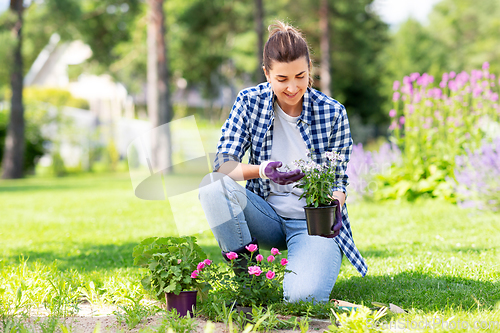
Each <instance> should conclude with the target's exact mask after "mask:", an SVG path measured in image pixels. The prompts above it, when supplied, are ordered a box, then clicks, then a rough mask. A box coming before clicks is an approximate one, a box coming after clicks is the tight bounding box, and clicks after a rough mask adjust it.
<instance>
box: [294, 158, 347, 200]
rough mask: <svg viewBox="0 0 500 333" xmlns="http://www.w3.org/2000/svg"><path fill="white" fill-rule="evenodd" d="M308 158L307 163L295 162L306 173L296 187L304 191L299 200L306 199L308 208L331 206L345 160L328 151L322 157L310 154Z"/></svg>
mask: <svg viewBox="0 0 500 333" xmlns="http://www.w3.org/2000/svg"><path fill="white" fill-rule="evenodd" d="M308 157H309V159H308V160H307V161H306V160H303V159H300V160H298V161H294V162H293V164H294V166H296V167H297V168H299V169H300V170H301V171H302V172H303V173H304V177H303V178H302V179H300V180H299V182H298V183H297V184H296V185H295V187H298V188H301V189H303V190H304V192H303V193H302V194H301V196H300V197H299V199H302V198H303V197H305V198H306V205H307V206H308V207H320V206H329V205H330V204H331V202H332V200H333V198H332V196H331V194H332V187H333V186H334V184H336V183H337V175H338V169H337V168H338V167H339V162H342V160H343V159H342V156H340V155H339V154H338V153H336V152H330V151H328V152H325V153H324V154H322V155H321V156H318V154H315V153H314V152H310V153H309V156H308ZM320 157H322V158H320ZM313 158H314V159H313ZM316 161H322V162H321V163H317V162H316Z"/></svg>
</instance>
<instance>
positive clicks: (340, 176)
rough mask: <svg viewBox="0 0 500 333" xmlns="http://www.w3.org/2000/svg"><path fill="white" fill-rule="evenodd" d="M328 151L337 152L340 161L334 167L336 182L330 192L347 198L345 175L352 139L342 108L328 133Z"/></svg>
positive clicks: (347, 182) (346, 177) (345, 114)
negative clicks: (342, 194)
mask: <svg viewBox="0 0 500 333" xmlns="http://www.w3.org/2000/svg"><path fill="white" fill-rule="evenodd" d="M330 151H333V152H337V153H338V154H339V155H340V157H341V158H342V161H339V162H338V164H337V167H336V172H337V180H336V182H335V184H334V186H333V188H332V191H341V192H344V193H345V195H346V197H347V186H348V185H349V181H348V178H349V177H348V176H347V173H346V170H347V163H348V162H349V160H350V159H351V152H352V138H351V130H350V128H349V120H348V118H347V112H346V110H345V108H344V106H342V107H341V108H340V110H339V116H338V118H337V120H336V122H335V124H334V126H333V128H332V132H331V133H330Z"/></svg>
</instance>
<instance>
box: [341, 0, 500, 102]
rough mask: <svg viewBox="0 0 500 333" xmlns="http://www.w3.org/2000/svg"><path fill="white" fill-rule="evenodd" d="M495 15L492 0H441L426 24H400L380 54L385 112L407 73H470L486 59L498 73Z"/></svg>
mask: <svg viewBox="0 0 500 333" xmlns="http://www.w3.org/2000/svg"><path fill="white" fill-rule="evenodd" d="M499 16H500V3H499V2H498V1H497V0H485V1H481V2H476V1H473V0H442V1H440V2H439V3H437V4H436V5H435V6H434V7H433V9H432V12H431V13H430V14H429V23H428V24H426V25H423V24H421V23H419V22H417V21H416V20H414V19H408V21H407V22H405V23H403V24H402V25H401V26H400V27H399V28H398V30H397V31H396V32H395V33H394V34H393V35H392V36H391V39H390V43H388V44H387V46H386V47H385V49H384V51H383V54H382V56H381V61H382V63H383V64H384V67H385V68H386V72H385V75H384V76H383V77H382V83H383V85H382V86H381V89H380V91H381V94H382V96H385V98H386V102H385V103H384V109H385V110H386V112H387V110H389V109H390V108H391V102H390V100H391V96H392V83H393V82H394V81H395V80H399V79H400V78H402V77H403V76H404V75H408V74H409V73H414V72H418V73H428V74H430V75H433V76H436V77H437V76H438V75H441V73H443V72H451V71H455V72H457V73H458V72H461V71H463V70H465V71H470V70H472V69H474V68H479V67H480V66H481V65H482V64H483V63H484V62H485V61H487V62H490V63H491V71H492V72H494V73H498V72H500V63H499V62H498V61H497V59H498V58H499V56H500V44H499V43H498V36H499V35H498V26H499V23H498V17H499ZM348 110H349V109H348Z"/></svg>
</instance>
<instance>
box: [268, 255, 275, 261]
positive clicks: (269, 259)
mask: <svg viewBox="0 0 500 333" xmlns="http://www.w3.org/2000/svg"><path fill="white" fill-rule="evenodd" d="M274 259H275V258H274V256H269V257H267V261H269V262H273V261H274Z"/></svg>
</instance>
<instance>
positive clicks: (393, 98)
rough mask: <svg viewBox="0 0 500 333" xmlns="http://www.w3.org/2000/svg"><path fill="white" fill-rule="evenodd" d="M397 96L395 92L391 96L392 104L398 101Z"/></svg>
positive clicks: (397, 93)
mask: <svg viewBox="0 0 500 333" xmlns="http://www.w3.org/2000/svg"><path fill="white" fill-rule="evenodd" d="M399 96H400V94H399V92H397V91H396V92H395V93H394V94H392V101H393V102H397V101H399Z"/></svg>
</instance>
